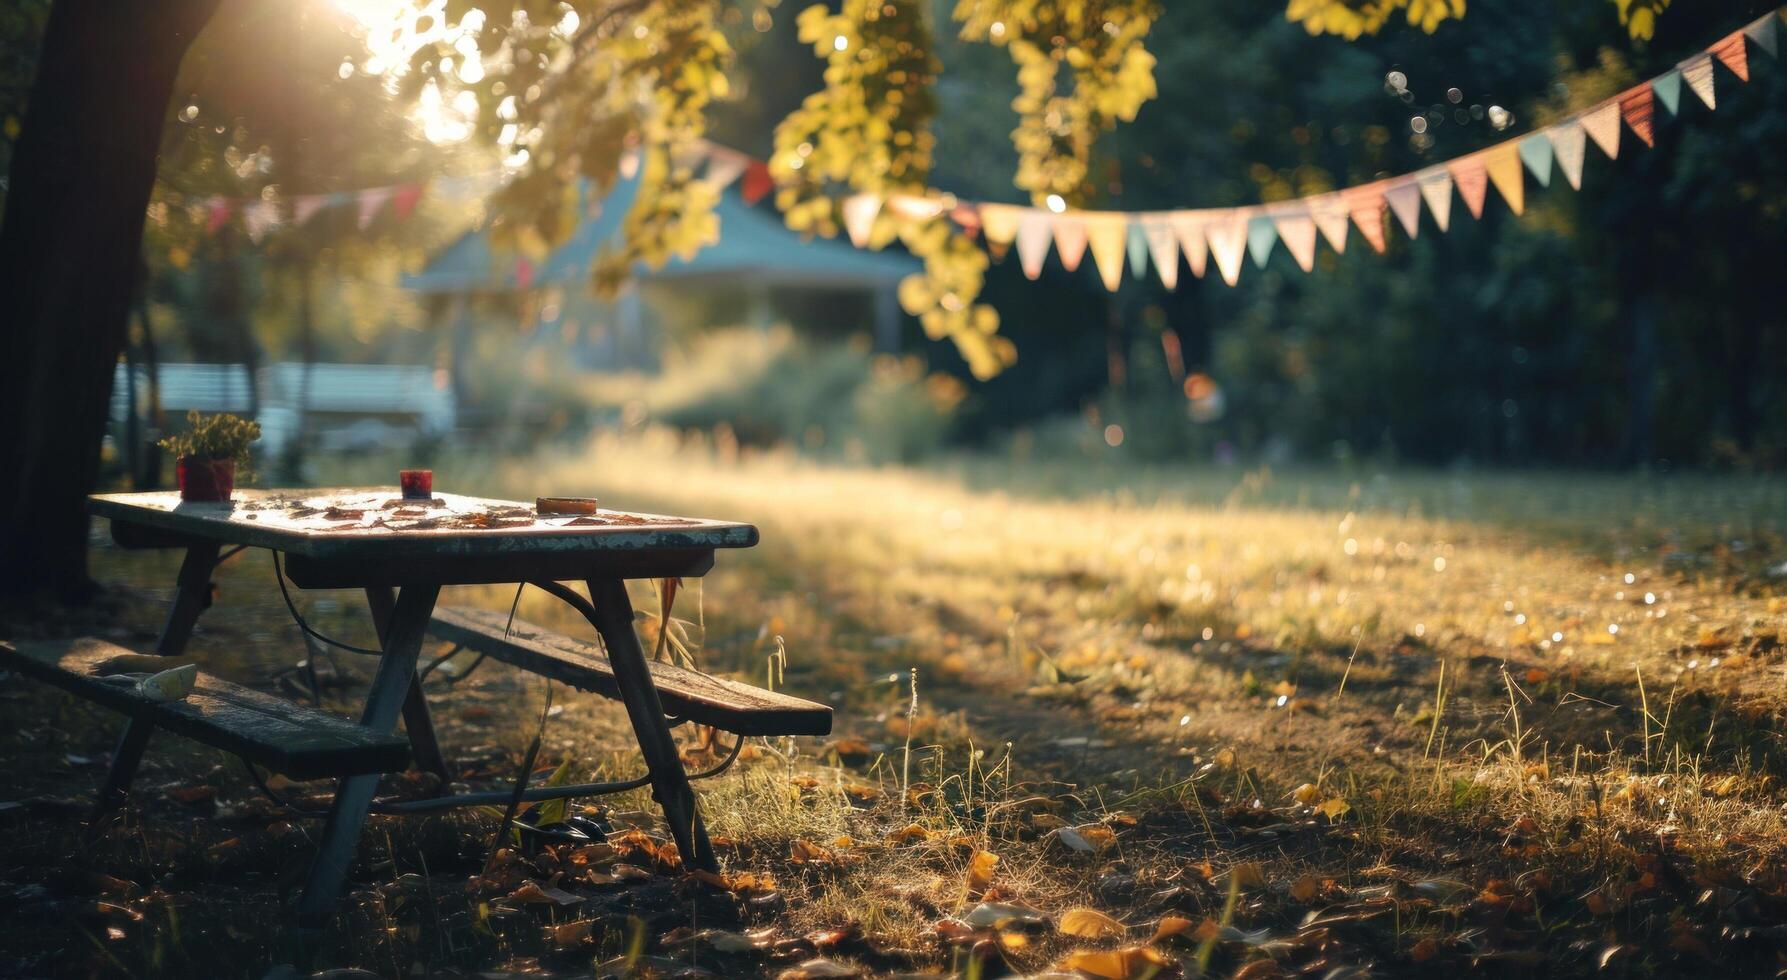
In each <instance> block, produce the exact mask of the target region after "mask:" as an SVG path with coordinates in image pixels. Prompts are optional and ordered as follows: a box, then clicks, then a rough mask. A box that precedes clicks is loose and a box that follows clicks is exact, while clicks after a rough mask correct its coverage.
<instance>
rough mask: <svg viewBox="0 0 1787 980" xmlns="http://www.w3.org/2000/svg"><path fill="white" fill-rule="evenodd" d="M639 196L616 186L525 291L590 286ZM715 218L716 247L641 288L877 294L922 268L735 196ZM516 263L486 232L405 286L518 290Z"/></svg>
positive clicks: (648, 272) (673, 265)
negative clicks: (724, 286) (664, 284)
mask: <svg viewBox="0 0 1787 980" xmlns="http://www.w3.org/2000/svg"><path fill="white" fill-rule="evenodd" d="M637 190H638V181H637V180H636V179H634V180H621V181H618V182H617V183H616V184H615V187H614V190H613V192H612V193H610V194H609V195H608V197H607V198H606V199H605V200H603V201H602V202H601V206H600V208H599V210H597V211H596V213H595V215H594V216H593V217H588V218H585V219H584V220H583V223H582V224H580V225H578V227H577V230H576V231H574V232H573V233H572V234H571V237H570V239H569V240H567V241H566V242H565V243H564V244H563V245H560V246H559V247H558V248H556V249H554V250H553V251H552V253H551V254H550V255H548V256H547V257H546V259H545V261H543V262H540V263H538V264H537V265H536V266H535V267H534V269H533V275H532V278H531V280H530V281H529V283H528V288H531V287H534V286H541V285H566V284H579V285H580V284H582V283H585V282H587V281H589V274H590V269H591V268H592V266H593V265H594V263H595V259H596V255H597V254H598V253H599V252H600V251H601V248H602V246H603V245H604V244H605V243H608V242H610V241H613V240H615V239H617V237H618V236H619V234H620V229H621V221H622V219H623V218H624V217H625V216H626V213H627V210H628V209H629V208H631V207H632V206H633V197H634V194H635V193H636V192H637ZM586 193H587V188H586ZM714 213H715V214H716V215H717V216H718V217H719V220H720V240H719V241H718V242H717V243H715V244H713V245H710V246H708V247H706V248H704V249H702V250H701V251H700V252H697V253H696V254H695V257H694V258H693V259H690V260H689V261H687V262H685V261H683V260H682V259H680V258H675V257H672V258H671V259H670V261H669V262H667V263H665V264H664V266H663V267H662V268H659V269H647V268H645V267H643V266H641V267H640V268H639V269H638V272H637V274H638V279H639V281H641V282H653V281H663V280H687V279H692V278H695V277H701V278H708V279H717V278H726V279H748V280H750V281H752V282H754V283H759V284H763V285H772V286H809V287H814V288H836V287H857V288H863V287H867V288H874V287H883V286H892V285H894V284H896V283H898V282H899V280H900V279H902V278H904V277H905V276H907V275H910V274H911V273H914V272H917V271H918V270H919V268H920V266H919V262H918V260H916V259H914V258H913V257H912V256H910V255H907V254H905V253H904V252H896V251H887V252H870V251H866V250H863V249H858V248H856V247H854V246H852V245H851V244H849V243H848V242H845V241H841V240H837V239H829V238H816V237H815V238H805V237H802V236H801V235H798V234H796V233H794V232H792V231H789V230H788V228H787V227H786V226H785V225H783V224H782V222H781V221H780V219H778V218H777V217H776V216H775V215H773V214H771V213H767V212H766V211H765V210H763V209H760V208H755V207H752V206H750V205H747V204H746V203H745V202H744V200H743V199H742V198H740V197H739V195H738V193H737V191H736V189H728V190H727V191H725V192H724V193H722V194H721V195H720V202H719V204H718V205H717V206H716V207H715V208H714ZM517 258H518V257H517V255H516V254H515V253H513V252H508V251H497V250H493V249H492V248H491V245H490V233H489V231H488V230H483V231H474V232H468V233H467V234H465V235H463V236H461V237H460V239H459V240H458V241H456V242H454V243H453V244H451V245H449V246H447V247H446V248H445V249H442V250H441V251H440V252H439V253H438V254H436V255H435V256H434V258H433V259H432V260H430V261H429V263H428V265H427V267H426V268H424V269H423V270H422V271H421V272H418V273H415V274H414V275H409V276H405V277H404V279H403V285H404V287H405V288H406V289H412V290H415V291H417V292H424V293H459V292H502V291H509V290H515V289H519V288H523V287H522V286H521V284H520V283H519V281H518V269H517V264H518V263H517Z"/></svg>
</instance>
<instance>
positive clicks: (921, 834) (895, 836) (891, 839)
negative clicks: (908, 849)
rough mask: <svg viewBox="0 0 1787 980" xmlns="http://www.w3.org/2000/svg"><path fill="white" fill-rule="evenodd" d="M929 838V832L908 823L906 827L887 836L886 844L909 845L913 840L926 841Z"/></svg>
mask: <svg viewBox="0 0 1787 980" xmlns="http://www.w3.org/2000/svg"><path fill="white" fill-rule="evenodd" d="M930 836H931V832H930V831H928V830H926V829H924V828H923V827H920V826H919V825H918V824H915V823H909V824H907V825H906V826H904V827H901V828H900V829H899V830H896V831H894V832H893V833H891V834H888V835H887V842H888V843H890V844H909V843H911V842H912V841H915V840H927V839H929V838H930Z"/></svg>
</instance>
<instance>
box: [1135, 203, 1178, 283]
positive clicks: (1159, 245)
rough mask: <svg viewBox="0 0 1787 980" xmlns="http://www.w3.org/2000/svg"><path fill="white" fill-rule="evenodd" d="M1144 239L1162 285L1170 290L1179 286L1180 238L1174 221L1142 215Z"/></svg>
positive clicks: (1163, 217)
mask: <svg viewBox="0 0 1787 980" xmlns="http://www.w3.org/2000/svg"><path fill="white" fill-rule="evenodd" d="M1141 220H1142V237H1143V238H1145V239H1146V240H1147V242H1148V255H1149V256H1150V257H1151V258H1152V259H1153V260H1154V271H1155V272H1156V273H1158V274H1159V275H1160V284H1161V285H1162V286H1165V287H1166V288H1168V289H1175V288H1177V287H1178V285H1179V238H1178V235H1177V234H1176V233H1174V231H1173V223H1172V220H1171V219H1169V218H1168V217H1167V216H1166V215H1164V214H1144V215H1142V219H1141Z"/></svg>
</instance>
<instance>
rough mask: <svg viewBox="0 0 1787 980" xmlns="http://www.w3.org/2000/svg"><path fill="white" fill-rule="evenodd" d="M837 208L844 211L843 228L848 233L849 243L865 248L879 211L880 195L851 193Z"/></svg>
mask: <svg viewBox="0 0 1787 980" xmlns="http://www.w3.org/2000/svg"><path fill="white" fill-rule="evenodd" d="M839 210H841V211H842V212H843V213H844V230H845V231H846V232H848V233H849V235H850V244H852V245H855V246H856V247H857V248H867V247H868V246H869V233H870V232H872V231H873V230H874V228H875V216H876V215H878V214H880V213H881V197H880V196H879V195H876V194H852V195H850V196H849V197H846V198H844V203H843V204H842V205H841V206H840V208H839Z"/></svg>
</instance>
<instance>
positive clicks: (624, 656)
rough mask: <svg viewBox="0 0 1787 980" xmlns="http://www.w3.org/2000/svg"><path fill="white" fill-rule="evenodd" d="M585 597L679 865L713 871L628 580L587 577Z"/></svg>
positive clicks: (716, 865)
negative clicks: (680, 861)
mask: <svg viewBox="0 0 1787 980" xmlns="http://www.w3.org/2000/svg"><path fill="white" fill-rule="evenodd" d="M589 598H590V602H591V603H592V604H593V605H594V606H595V611H596V617H595V620H596V621H595V627H596V631H597V632H598V633H600V634H601V635H602V643H603V644H604V645H605V646H607V648H608V662H609V664H610V665H611V666H612V667H613V668H614V680H615V683H616V685H618V686H619V687H620V695H621V702H622V703H623V704H625V705H626V707H627V717H628V718H629V719H631V720H632V722H633V734H634V735H635V736H637V737H638V739H639V751H640V753H641V754H642V755H644V756H645V766H646V769H647V770H649V771H650V772H651V777H652V796H653V797H654V798H655V799H656V800H657V801H658V805H659V806H661V807H663V808H664V819H665V820H666V821H668V822H669V823H670V833H671V836H673V837H675V838H676V850H677V852H678V853H679V854H681V855H682V859H683V866H684V867H688V868H701V869H703V870H706V871H718V870H720V865H719V862H718V861H716V860H715V859H714V849H713V845H712V844H710V843H708V840H707V828H706V827H704V826H702V824H701V814H699V813H697V812H696V811H695V791H694V790H693V789H692V788H690V786H689V774H688V773H687V772H685V771H683V761H682V758H681V756H679V755H678V754H677V751H676V739H674V738H672V737H671V735H670V725H669V724H668V723H667V722H666V721H665V720H664V706H663V704H662V703H661V702H659V700H658V689H657V687H656V686H655V685H653V684H652V675H651V669H650V668H649V667H647V666H646V663H645V650H644V649H643V648H641V647H640V645H639V634H637V633H635V632H633V604H632V601H631V600H629V599H628V598H627V584H626V583H625V582H623V581H621V580H620V579H592V580H590V582H589Z"/></svg>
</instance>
